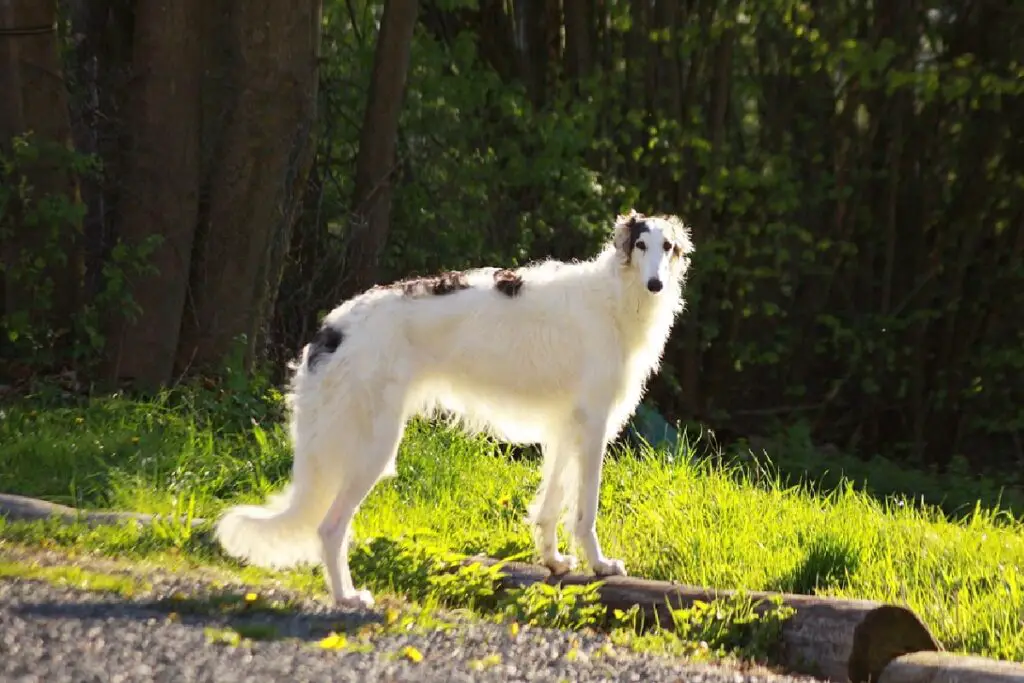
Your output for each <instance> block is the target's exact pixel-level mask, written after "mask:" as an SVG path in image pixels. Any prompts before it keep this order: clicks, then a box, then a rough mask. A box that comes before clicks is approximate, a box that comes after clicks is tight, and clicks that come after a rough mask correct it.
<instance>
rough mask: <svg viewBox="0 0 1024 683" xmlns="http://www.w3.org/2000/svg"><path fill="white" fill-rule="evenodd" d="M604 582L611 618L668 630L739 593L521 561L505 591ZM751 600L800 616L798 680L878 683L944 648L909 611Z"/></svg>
mask: <svg viewBox="0 0 1024 683" xmlns="http://www.w3.org/2000/svg"><path fill="white" fill-rule="evenodd" d="M463 563H464V564H473V563H480V564H481V565H483V566H493V565H495V564H498V563H499V561H498V560H494V559H492V558H488V557H479V556H477V557H471V558H467V559H466V560H464V562H463ZM598 580H600V581H602V583H601V585H600V586H599V587H598V593H599V595H600V600H601V603H602V604H603V605H605V607H606V608H607V609H608V610H609V613H611V611H612V610H616V609H620V610H628V609H630V608H631V607H632V606H634V605H638V606H639V608H640V610H641V612H642V613H643V615H644V616H645V618H647V619H653V618H656V619H657V620H658V622H657V623H660V624H662V625H670V624H672V617H671V611H670V610H672V609H679V608H682V607H690V606H692V605H693V604H694V603H696V602H698V601H700V602H706V603H707V602H711V601H713V600H715V599H716V598H728V597H729V596H732V595H735V594H736V591H732V590H711V589H707V588H699V587H694V586H685V585H682V584H678V583H673V582H668V581H651V580H647V579H640V578H634V577H626V576H613V577H604V578H602V579H598V578H597V577H594V576H592V575H583V574H563V575H560V576H554V575H552V574H551V573H550V572H549V571H548V570H547V569H546V568H544V567H542V566H540V565H536V564H526V563H522V562H506V563H503V567H502V571H501V579H500V584H501V585H500V588H501V589H503V590H508V589H512V588H523V587H526V586H529V585H531V584H534V583H541V582H543V583H549V584H558V585H563V586H574V585H575V586H579V585H587V584H590V583H593V582H595V581H598ZM746 595H747V596H748V597H749V598H750V599H751V600H752V601H753V602H754V603H755V609H757V610H758V611H761V612H763V611H765V610H767V609H769V608H771V602H770V601H771V599H773V598H777V597H781V599H782V604H783V605H787V606H789V607H791V608H793V610H794V614H793V615H792V616H791V617H790V618H789V619H787V620H785V621H784V622H783V624H782V642H781V643H780V655H781V656H780V660H781V663H782V665H783V666H785V667H786V668H787V669H789V670H791V671H793V672H795V673H803V674H807V675H811V676H816V677H819V678H825V679H828V680H831V681H843V682H845V681H851V682H852V683H868V682H869V681H873V682H877V681H878V679H879V676H880V675H881V673H882V671H883V670H884V669H885V668H886V665H888V664H889V663H890V662H891V661H893V660H894V659H896V658H897V657H899V656H901V655H905V654H907V653H912V652H920V651H937V650H940V649H941V645H939V643H938V642H937V641H936V640H935V638H934V637H933V636H932V634H931V633H930V632H929V631H928V629H927V628H926V627H925V626H924V624H922V623H921V620H920V619H918V617H917V615H915V614H914V613H913V612H911V611H910V610H909V609H907V608H905V607H900V606H896V605H886V604H883V603H878V602H872V601H869V600H839V599H834V598H824V597H818V596H811V595H794V594H787V593H781V594H780V593H766V592H747V593H746ZM648 623H650V622H648ZM897 680H898V683H904V681H903V680H902V679H896V680H894V681H892V683H897ZM908 683H909V682H908Z"/></svg>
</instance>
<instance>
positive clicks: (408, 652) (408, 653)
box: [402, 645, 423, 664]
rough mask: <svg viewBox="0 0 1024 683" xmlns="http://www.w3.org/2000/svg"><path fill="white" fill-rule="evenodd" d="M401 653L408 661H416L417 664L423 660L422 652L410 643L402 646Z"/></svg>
mask: <svg viewBox="0 0 1024 683" xmlns="http://www.w3.org/2000/svg"><path fill="white" fill-rule="evenodd" d="M402 654H403V655H405V658H406V659H408V660H409V661H410V662H416V663H417V664H418V663H420V662H422V661H423V653H422V652H420V651H419V650H417V649H416V648H414V647H413V646H412V645H406V646H405V647H404V648H402Z"/></svg>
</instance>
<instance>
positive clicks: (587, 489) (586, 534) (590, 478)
mask: <svg viewBox="0 0 1024 683" xmlns="http://www.w3.org/2000/svg"><path fill="white" fill-rule="evenodd" d="M581 427H582V430H581V437H582V438H581V439H580V441H579V443H580V449H579V450H578V451H577V453H576V457H577V458H579V477H580V479H579V488H578V492H577V502H576V520H575V522H576V523H575V526H574V534H575V536H576V540H577V541H578V542H579V544H580V546H581V547H582V548H583V553H584V555H585V556H586V558H587V563H588V564H589V565H590V566H591V568H592V569H593V570H594V573H595V574H597V575H599V576H609V575H615V576H625V575H626V564H625V562H623V561H622V560H618V559H613V558H608V557H605V555H604V553H603V552H601V544H600V543H599V542H598V540H597V507H598V497H599V496H600V493H601V468H602V465H603V461H604V451H605V446H606V444H605V439H604V423H603V422H602V421H600V420H598V419H589V420H586V421H585V422H583V424H582V425H581Z"/></svg>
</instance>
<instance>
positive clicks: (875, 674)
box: [848, 605, 942, 683]
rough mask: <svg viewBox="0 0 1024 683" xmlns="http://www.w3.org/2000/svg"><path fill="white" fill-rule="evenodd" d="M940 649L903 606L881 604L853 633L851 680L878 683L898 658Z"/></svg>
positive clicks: (850, 660) (916, 619)
mask: <svg viewBox="0 0 1024 683" xmlns="http://www.w3.org/2000/svg"><path fill="white" fill-rule="evenodd" d="M941 649H942V646H941V645H940V644H939V643H938V642H937V641H936V640H935V638H934V637H933V636H932V634H931V633H930V632H929V631H928V628H927V627H926V626H925V625H924V624H923V623H921V620H920V619H919V618H918V617H917V615H916V614H914V613H913V612H911V611H910V610H909V609H907V608H905V607H900V606H897V605H880V606H879V607H877V608H876V609H873V610H871V611H870V612H868V613H867V614H865V615H864V618H863V620H862V621H861V622H860V623H859V624H858V625H857V627H856V628H855V629H854V631H853V647H852V649H851V652H850V659H849V665H848V667H849V676H850V681H851V682H852V683H870V682H872V681H878V680H879V676H880V675H881V674H882V671H883V670H884V669H885V668H886V666H887V665H888V664H889V663H890V662H892V661H893V660H894V659H896V658H897V657H900V656H902V655H906V654H907V653H912V652H922V651H937V650H941Z"/></svg>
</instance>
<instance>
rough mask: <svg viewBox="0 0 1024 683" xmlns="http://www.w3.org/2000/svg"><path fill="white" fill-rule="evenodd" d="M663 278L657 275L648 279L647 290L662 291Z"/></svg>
mask: <svg viewBox="0 0 1024 683" xmlns="http://www.w3.org/2000/svg"><path fill="white" fill-rule="evenodd" d="M662 286H663V285H662V284H661V280H659V279H658V278H656V277H652V278H651V279H650V280H648V281H647V290H648V291H651V292H660V291H661V288H662Z"/></svg>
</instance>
